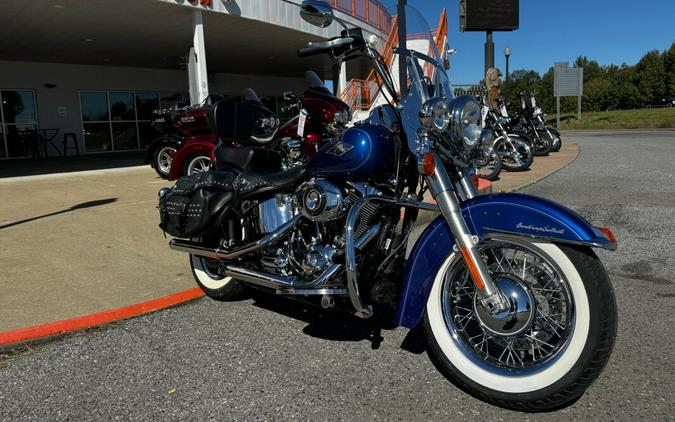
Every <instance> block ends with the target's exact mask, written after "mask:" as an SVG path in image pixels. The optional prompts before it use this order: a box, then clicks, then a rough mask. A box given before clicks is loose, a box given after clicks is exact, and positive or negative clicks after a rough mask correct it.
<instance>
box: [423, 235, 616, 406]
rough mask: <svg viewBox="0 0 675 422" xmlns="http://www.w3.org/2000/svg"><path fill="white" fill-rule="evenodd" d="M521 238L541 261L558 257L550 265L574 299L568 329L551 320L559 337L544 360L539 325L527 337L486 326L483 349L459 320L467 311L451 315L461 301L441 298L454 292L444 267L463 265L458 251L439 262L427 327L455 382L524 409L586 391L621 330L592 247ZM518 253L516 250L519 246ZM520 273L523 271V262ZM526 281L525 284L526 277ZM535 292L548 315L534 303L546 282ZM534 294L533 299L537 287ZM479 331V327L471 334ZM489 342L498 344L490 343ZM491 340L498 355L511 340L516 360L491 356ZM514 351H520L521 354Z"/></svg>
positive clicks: (566, 400)
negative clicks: (447, 287)
mask: <svg viewBox="0 0 675 422" xmlns="http://www.w3.org/2000/svg"><path fill="white" fill-rule="evenodd" d="M515 244H516V245H526V247H527V248H529V250H531V251H533V253H540V254H541V255H542V256H544V257H546V258H547V259H548V261H544V260H542V262H553V263H554V265H552V266H550V268H551V270H552V271H551V274H558V273H559V274H558V275H557V277H558V279H560V280H563V279H564V280H565V281H566V283H564V284H563V283H562V281H561V282H560V285H561V286H564V290H565V294H566V297H569V298H570V304H569V305H565V308H564V309H566V311H567V312H569V313H571V315H570V316H569V319H568V320H567V321H568V324H566V325H565V328H564V330H563V329H560V328H557V327H555V326H554V327H553V329H554V330H555V329H557V330H560V331H561V333H560V336H559V337H558V336H553V335H552V337H554V339H556V340H559V343H560V344H559V345H556V347H557V348H553V347H551V349H550V356H545V355H544V353H541V355H542V357H541V362H540V361H539V360H537V359H535V356H536V355H537V354H536V353H535V350H534V347H535V346H537V347H539V344H540V343H537V342H541V341H546V340H541V339H537V338H535V337H536V336H535V334H534V333H535V332H537V331H535V327H536V326H535V325H534V323H532V324H533V328H532V331H530V335H529V337H528V335H527V334H519V335H513V336H510V337H509V335H506V336H503V337H500V336H498V335H497V336H495V335H494V333H493V332H489V330H484V331H486V336H485V337H483V338H482V342H483V343H485V342H486V340H485V338H488V339H493V340H488V343H487V344H485V345H484V344H483V343H480V348H478V347H477V345H478V340H476V343H473V342H472V340H470V339H469V338H470V336H469V335H467V334H466V333H465V332H464V331H461V330H460V329H459V327H461V324H460V322H463V318H464V317H463V316H461V315H464V314H454V316H449V315H453V314H452V312H451V311H449V308H450V307H452V306H453V305H452V304H453V303H455V304H456V305H455V306H457V307H459V306H460V305H459V304H458V303H457V302H458V300H459V299H458V298H455V299H454V302H453V301H452V300H449V299H443V298H444V295H446V297H447V296H448V295H447V293H448V292H449V290H444V286H445V283H446V274H448V271H449V270H450V268H451V267H454V268H457V266H458V265H463V263H460V264H458V262H460V261H459V260H458V256H457V255H456V254H454V253H453V254H452V255H451V256H449V257H448V258H447V259H446V261H445V262H444V263H443V265H442V266H441V269H440V271H439V272H438V274H437V276H436V279H435V280H434V284H433V287H432V290H431V294H430V296H429V300H428V302H427V306H426V315H425V333H426V336H427V340H428V342H429V346H430V350H429V351H430V353H431V355H432V357H433V358H435V359H436V361H437V362H438V363H439V364H440V366H441V368H443V369H444V370H445V372H446V375H447V376H448V377H449V378H450V379H451V380H452V381H453V382H454V383H455V384H457V385H458V386H459V387H461V388H462V389H464V390H466V391H468V392H469V393H471V394H473V395H475V396H477V397H479V398H481V399H483V400H486V401H489V402H491V403H494V404H497V405H499V406H503V407H508V408H512V409H517V410H526V411H541V410H547V409H551V408H555V407H560V406H561V405H564V404H565V403H569V402H571V401H573V400H575V399H577V398H578V397H579V396H580V395H581V394H583V392H584V391H585V389H586V388H587V387H588V386H589V385H590V384H591V383H592V382H593V380H594V379H595V378H596V377H597V376H598V374H599V373H600V371H601V370H602V368H603V367H604V365H605V363H606V362H607V359H608V358H609V354H610V353H611V349H612V345H613V343H614V337H615V334H616V305H615V302H614V296H613V292H612V289H611V285H610V284H609V279H608V278H607V275H606V273H605V271H604V268H603V267H602V265H601V264H600V262H599V260H598V259H597V257H596V256H595V255H594V254H593V252H592V251H591V250H590V249H582V248H569V247H565V246H562V247H561V246H558V245H555V244H552V243H529V246H527V244H528V242H523V241H522V240H519V241H517V242H516V243H515ZM526 250H527V249H526ZM524 254H526V253H524ZM515 256H516V257H517V256H518V255H517V252H516V254H515ZM495 258H497V255H496V254H495ZM495 260H496V259H495ZM507 262H508V261H507ZM513 262H514V263H513V265H514V266H516V267H518V265H517V261H516V260H514V261H513ZM542 265H548V264H542ZM509 266H511V264H509ZM505 267H506V265H505ZM523 268H527V263H524V264H523ZM547 268H548V267H547ZM507 269H508V267H507ZM556 271H557V272H556ZM491 272H492V271H491ZM514 272H515V273H519V272H520V267H518V270H517V271H514ZM453 274H454V273H453ZM523 274H525V271H524V270H523ZM551 277H553V276H551ZM523 280H525V276H523ZM448 283H450V281H448ZM522 284H523V285H526V286H527V283H526V282H523V283H522ZM455 285H457V284H456V282H455ZM472 286H473V285H472ZM537 287H539V286H537ZM544 290H546V288H544ZM531 291H532V292H535V291H536V292H539V293H537V294H539V295H540V296H538V297H537V299H536V300H534V302H535V304H534V305H533V306H532V309H533V311H532V312H533V314H537V312H541V314H542V315H544V314H545V313H546V312H549V313H550V312H552V308H550V309H549V308H547V309H546V312H544V311H540V310H539V306H538V305H537V304H536V303H537V302H538V301H542V302H546V300H545V297H544V296H541V293H540V291H541V289H538V288H537V289H535V288H533V289H532V290H531ZM561 291H562V288H561ZM547 294H548V293H547ZM457 297H458V296H457ZM531 297H532V298H533V299H534V293H533V295H532V296H531ZM474 303H477V302H474ZM551 303H554V302H551ZM448 304H449V305H448ZM476 306H477V305H476ZM546 306H548V305H546V303H543V304H542V309H543V308H544V307H546ZM560 306H561V307H562V305H560ZM462 309H465V308H462ZM473 311H474V313H475V315H474V316H475V318H476V321H475V324H476V325H475V326H477V327H485V324H483V321H481V320H480V317H479V316H478V314H479V312H478V310H477V308H474V309H473ZM468 314H469V313H467V315H468ZM537 315H538V314H537ZM541 321H543V322H539V324H545V322H547V321H548V320H546V319H543V318H542V319H541ZM455 322H457V324H456V325H455ZM463 323H464V324H465V325H464V327H463V328H466V326H467V325H468V324H466V323H465V322H463ZM538 327H539V328H538V329H539V330H540V331H538V332H539V333H541V332H544V331H543V330H542V329H541V326H538ZM467 331H468V330H467ZM475 333H476V331H475V328H474V332H473V333H472V334H475ZM556 333H557V331H556ZM519 336H520V337H519ZM523 338H525V340H523ZM528 339H532V340H533V341H532V353H531V354H532V361H531V362H528V361H527V358H526V356H527V355H528V354H529V346H527V343H525V342H526V341H528ZM490 341H491V342H492V343H489V342H490ZM517 341H521V342H523V343H518V344H519V345H521V344H524V346H522V345H521V346H520V349H519V350H516V349H515V347H514V346H513V344H516V342H517ZM548 341H551V342H553V341H552V340H548ZM490 344H492V349H493V352H492V353H494V356H496V355H498V354H499V351H497V352H494V349H495V348H497V350H499V345H500V344H508V345H509V346H510V347H511V349H510V350H508V353H509V354H511V352H514V357H513V358H512V362H510V361H509V359H508V355H507V357H506V359H505V362H503V361H502V357H499V358H498V359H496V358H495V357H493V356H491V355H490V354H489V348H490ZM483 348H484V349H485V353H484V354H483V352H484V350H483ZM505 350H507V349H505ZM542 350H548V348H547V347H545V348H542ZM516 352H517V353H518V354H519V355H518V356H515V354H516ZM503 355H504V352H502V356H503ZM544 358H545V359H544ZM519 361H520V362H519Z"/></svg>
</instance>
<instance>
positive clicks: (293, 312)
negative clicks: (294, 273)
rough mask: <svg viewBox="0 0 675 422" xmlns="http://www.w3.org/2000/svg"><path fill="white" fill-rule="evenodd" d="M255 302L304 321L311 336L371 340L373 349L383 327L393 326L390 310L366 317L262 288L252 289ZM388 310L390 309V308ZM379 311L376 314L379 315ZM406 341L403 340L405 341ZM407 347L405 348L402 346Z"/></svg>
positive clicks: (307, 332) (378, 341) (265, 307)
mask: <svg viewBox="0 0 675 422" xmlns="http://www.w3.org/2000/svg"><path fill="white" fill-rule="evenodd" d="M252 297H253V299H254V303H253V305H254V306H257V307H260V308H263V309H266V310H268V311H272V312H276V313H278V314H281V315H284V316H287V317H290V318H293V319H296V320H298V321H303V322H305V323H307V326H306V327H305V328H303V330H302V331H303V333H305V334H307V335H308V336H311V337H316V338H320V339H324V340H332V341H363V340H367V341H370V342H371V348H372V349H378V348H379V347H380V344H381V343H382V341H383V340H384V337H382V330H392V329H394V328H396V326H395V325H394V324H393V323H392V322H391V319H392V316H393V315H391V313H390V314H388V315H383V313H384V312H382V311H380V312H379V313H378V312H377V311H376V313H375V316H373V317H372V318H369V319H360V318H357V317H355V316H353V315H350V314H348V313H345V312H340V311H337V310H325V309H322V308H320V307H317V306H312V305H310V304H306V303H302V302H300V301H296V300H289V299H285V298H279V297H274V296H271V295H269V294H265V293H262V292H253V293H252ZM390 312H391V311H390ZM378 314H379V317H378ZM404 343H405V342H404ZM405 350H408V349H405Z"/></svg>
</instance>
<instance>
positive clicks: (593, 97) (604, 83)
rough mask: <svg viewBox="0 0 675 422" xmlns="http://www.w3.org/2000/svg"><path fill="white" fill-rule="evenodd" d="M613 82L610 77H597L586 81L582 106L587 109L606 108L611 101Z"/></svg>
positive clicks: (597, 109) (598, 109) (599, 109)
mask: <svg viewBox="0 0 675 422" xmlns="http://www.w3.org/2000/svg"><path fill="white" fill-rule="evenodd" d="M610 91H611V83H610V81H609V80H608V79H606V78H602V77H596V78H593V79H591V80H590V81H588V82H585V83H584V95H583V97H582V99H581V102H582V107H583V108H584V110H586V111H602V110H606V109H607V106H608V103H609V101H608V100H609V92H610Z"/></svg>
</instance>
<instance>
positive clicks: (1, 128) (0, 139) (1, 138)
mask: <svg viewBox="0 0 675 422" xmlns="http://www.w3.org/2000/svg"><path fill="white" fill-rule="evenodd" d="M6 157H7V152H6V151H5V125H2V124H0V158H6Z"/></svg>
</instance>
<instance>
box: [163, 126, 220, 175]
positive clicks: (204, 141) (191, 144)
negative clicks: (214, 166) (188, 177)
mask: <svg viewBox="0 0 675 422" xmlns="http://www.w3.org/2000/svg"><path fill="white" fill-rule="evenodd" d="M217 143H218V139H217V138H216V137H214V136H209V135H205V136H195V137H191V138H187V139H186V140H185V141H183V145H182V146H181V148H180V149H179V150H178V152H176V155H175V156H174V157H173V161H172V162H171V169H170V170H169V180H176V179H178V178H179V177H181V176H182V175H183V174H182V173H183V165H184V164H185V161H186V160H187V159H188V157H190V156H191V155H194V154H198V153H201V154H206V155H209V156H210V155H211V152H212V151H213V149H214V148H215V146H216V144H217Z"/></svg>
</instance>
